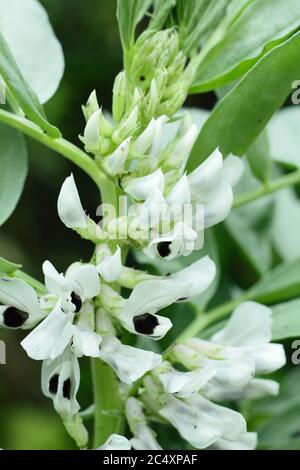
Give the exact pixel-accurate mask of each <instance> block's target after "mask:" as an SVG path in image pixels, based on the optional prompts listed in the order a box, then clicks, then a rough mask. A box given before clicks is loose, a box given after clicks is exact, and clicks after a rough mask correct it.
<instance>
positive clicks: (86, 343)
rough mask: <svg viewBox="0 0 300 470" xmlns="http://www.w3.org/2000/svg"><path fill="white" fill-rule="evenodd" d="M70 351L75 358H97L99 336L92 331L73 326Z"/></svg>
mask: <svg viewBox="0 0 300 470" xmlns="http://www.w3.org/2000/svg"><path fill="white" fill-rule="evenodd" d="M72 343H73V344H72V351H73V352H74V354H75V356H77V357H82V356H87V357H98V356H99V345H100V343H101V336H100V335H98V334H97V333H95V332H94V331H91V330H87V329H83V328H80V327H78V326H77V325H73V342H72Z"/></svg>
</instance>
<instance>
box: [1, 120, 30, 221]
mask: <svg viewBox="0 0 300 470" xmlns="http://www.w3.org/2000/svg"><path fill="white" fill-rule="evenodd" d="M0 142H1V147H0V225H2V224H3V223H4V222H5V221H6V220H7V219H8V217H9V216H10V215H11V214H12V212H13V211H14V209H15V207H16V205H17V203H18V201H19V198H20V196H21V193H22V190H23V187H24V183H25V179H26V175H27V150H26V145H25V141H24V138H23V136H22V135H21V134H19V133H18V132H17V131H15V130H14V129H10V128H9V127H5V126H3V125H0Z"/></svg>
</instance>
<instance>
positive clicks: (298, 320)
mask: <svg viewBox="0 0 300 470" xmlns="http://www.w3.org/2000/svg"><path fill="white" fill-rule="evenodd" d="M272 311H273V328H272V339H273V340H274V341H278V340H282V339H285V338H296V337H298V336H299V335H300V298H299V299H296V300H291V301H290V302H284V303H282V304H279V305H275V306H274V307H272Z"/></svg>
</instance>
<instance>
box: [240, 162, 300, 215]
mask: <svg viewBox="0 0 300 470" xmlns="http://www.w3.org/2000/svg"><path fill="white" fill-rule="evenodd" d="M298 183H300V170H297V171H293V172H292V173H290V174H289V175H285V176H282V177H281V178H278V179H276V180H274V181H271V182H270V183H268V184H266V185H263V186H261V187H259V188H258V189H255V190H254V191H251V192H249V193H245V194H242V195H241V196H238V197H237V198H235V200H234V204H233V207H234V208H237V207H241V206H244V205H245V204H249V203H250V202H253V201H256V200H257V199H260V198H262V197H265V196H268V195H269V194H272V193H275V192H276V191H280V190H281V189H284V188H288V187H289V186H293V185H295V184H298Z"/></svg>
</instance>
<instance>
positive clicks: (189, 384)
mask: <svg viewBox="0 0 300 470" xmlns="http://www.w3.org/2000/svg"><path fill="white" fill-rule="evenodd" d="M216 371H217V367H216V366H215V365H214V364H208V365H207V366H205V367H203V368H201V369H197V370H194V371H192V372H180V371H178V370H176V369H174V368H173V367H172V366H171V365H170V364H169V365H168V363H164V364H163V365H162V367H161V368H158V369H157V370H155V374H156V375H157V376H158V378H159V380H160V382H161V383H162V385H163V387H164V390H165V392H166V393H170V394H174V395H176V396H177V397H178V398H188V397H190V396H192V395H194V394H195V393H197V392H198V391H199V390H200V389H202V388H203V387H204V386H205V384H207V382H209V380H211V379H212V377H213V376H214V375H215V373H216Z"/></svg>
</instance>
